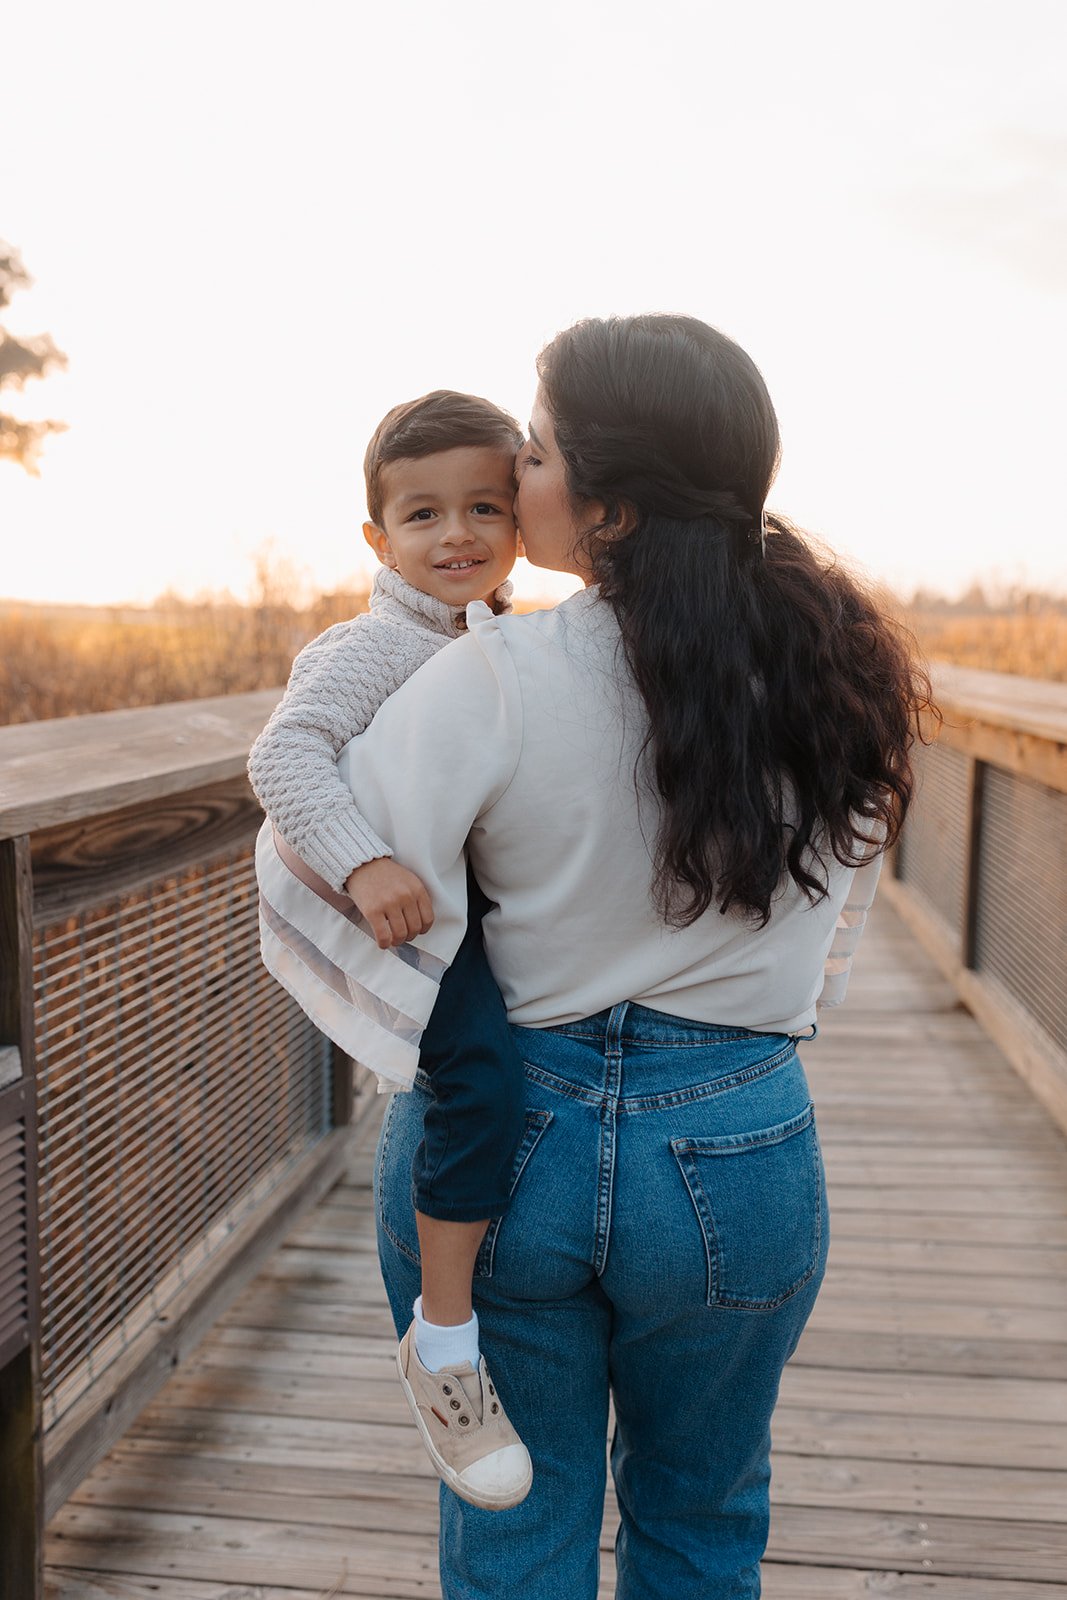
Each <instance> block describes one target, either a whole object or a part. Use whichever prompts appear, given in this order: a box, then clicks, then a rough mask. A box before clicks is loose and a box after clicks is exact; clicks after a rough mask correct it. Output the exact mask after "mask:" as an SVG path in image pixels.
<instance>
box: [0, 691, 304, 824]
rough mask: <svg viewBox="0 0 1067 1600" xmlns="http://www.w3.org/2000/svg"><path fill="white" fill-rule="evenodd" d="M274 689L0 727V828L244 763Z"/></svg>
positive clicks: (56, 819)
mask: <svg viewBox="0 0 1067 1600" xmlns="http://www.w3.org/2000/svg"><path fill="white" fill-rule="evenodd" d="M280 695H281V690H280V689H260V690H257V691H256V692H255V693H254V694H239V695H216V696H213V697H210V698H206V699H203V700H182V701H178V702H176V703H174V704H171V705H161V706H143V707H138V708H136V709H134V710H131V711H102V712H96V713H94V714H92V715H91V716H85V717H58V718H56V719H55V720H54V721H51V722H26V723H21V724H18V725H16V726H14V727H10V728H0V838H5V839H6V838H11V837H12V836H13V835H15V834H21V833H31V832H33V831H35V830H37V829H40V828H48V827H51V826H53V825H54V824H55V823H61V822H71V821H74V820H75V819H77V818H80V817H92V816H97V815H99V814H100V813H101V812H104V811H116V810H118V809H119V808H120V807H124V806H132V805H135V804H137V803H138V802H140V801H148V800H156V799H158V798H159V797H160V796H162V795H173V794H181V793H182V792H184V791H186V790H189V789H197V788H201V787H203V786H204V785H206V784H214V783H221V782H223V781H224V780H225V779H227V778H237V777H240V775H241V774H242V773H243V772H244V769H245V763H246V761H247V758H248V752H249V749H250V748H251V745H252V742H253V740H254V739H255V738H256V736H257V734H258V733H259V732H260V730H261V729H262V727H263V725H264V723H265V722H266V720H267V718H268V717H269V716H270V714H271V712H272V711H273V709H274V707H275V705H276V704H277V702H278V699H279V697H280Z"/></svg>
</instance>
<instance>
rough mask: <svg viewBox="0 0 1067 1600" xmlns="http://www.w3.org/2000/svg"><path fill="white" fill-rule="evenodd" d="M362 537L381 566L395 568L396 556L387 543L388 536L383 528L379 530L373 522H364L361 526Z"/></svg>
mask: <svg viewBox="0 0 1067 1600" xmlns="http://www.w3.org/2000/svg"><path fill="white" fill-rule="evenodd" d="M363 537H364V539H366V541H367V543H368V544H369V545H370V547H371V549H372V550H373V551H374V554H375V555H376V556H377V557H378V560H379V561H380V562H381V563H382V565H383V566H386V567H395V566H396V556H394V554H393V547H392V545H391V544H390V543H389V535H388V534H387V533H386V532H385V530H384V528H379V527H378V525H377V523H375V522H365V523H364V524H363Z"/></svg>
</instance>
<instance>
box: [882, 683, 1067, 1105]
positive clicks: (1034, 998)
mask: <svg viewBox="0 0 1067 1600" xmlns="http://www.w3.org/2000/svg"><path fill="white" fill-rule="evenodd" d="M935 691H936V697H937V700H938V703H939V704H940V706H941V708H942V710H943V712H944V717H945V722H944V726H943V728H942V729H941V733H940V736H939V737H938V739H937V741H936V743H935V744H934V745H933V746H932V747H931V748H929V749H927V750H924V751H920V752H919V753H918V760H917V765H918V768H919V773H920V783H919V791H918V796H917V798H916V801H915V803H914V806H913V808H912V811H911V813H910V814H909V817H908V822H907V825H906V827H905V829H904V834H903V837H902V839H901V841H900V844H899V846H898V848H897V850H896V851H895V853H894V860H893V863H892V871H891V873H890V874H889V875H888V876H887V877H884V878H883V884H884V892H885V893H886V895H887V897H888V898H889V899H891V900H892V902H893V904H894V905H895V906H896V907H897V909H898V911H899V912H900V913H901V914H902V916H903V917H904V919H905V920H906V922H907V923H908V924H909V926H910V927H911V929H912V930H913V932H914V933H915V934H916V935H917V937H918V938H919V940H920V942H921V943H922V944H923V946H924V947H925V949H926V950H927V951H928V953H929V954H930V956H931V958H932V959H933V960H934V961H935V963H936V964H937V965H938V966H939V967H940V969H941V971H942V972H943V973H944V974H945V976H946V977H947V978H948V979H949V980H950V982H951V983H953V984H954V985H955V987H956V990H957V992H958V993H959V996H960V999H961V1000H962V1001H963V1003H964V1004H965V1005H966V1006H967V1007H968V1008H969V1010H971V1011H972V1012H973V1013H974V1015H975V1017H976V1018H977V1019H978V1021H979V1022H980V1023H981V1024H982V1026H983V1028H984V1029H985V1030H986V1032H987V1033H988V1034H989V1035H990V1036H991V1037H992V1038H993V1039H994V1040H995V1041H996V1043H997V1044H998V1045H999V1046H1000V1048H1001V1049H1002V1050H1003V1052H1004V1054H1005V1055H1006V1056H1007V1057H1008V1060H1009V1061H1010V1062H1011V1063H1012V1065H1013V1066H1014V1067H1015V1069H1016V1070H1017V1071H1018V1072H1019V1074H1020V1075H1021V1076H1022V1077H1023V1078H1024V1079H1025V1080H1026V1082H1027V1083H1028V1084H1029V1086H1030V1088H1031V1090H1032V1091H1033V1093H1034V1094H1035V1095H1036V1096H1037V1098H1038V1099H1039V1100H1040V1101H1041V1102H1042V1104H1043V1105H1044V1106H1045V1107H1046V1109H1047V1110H1048V1112H1049V1114H1050V1115H1051V1116H1052V1117H1053V1119H1054V1120H1055V1121H1056V1123H1057V1124H1058V1125H1059V1126H1060V1127H1061V1128H1063V1129H1064V1130H1065V1131H1067V684H1059V683H1046V682H1044V681H1040V680H1037V679H1030V678H1016V677H1009V676H1008V675H1006V674H1004V673H996V672H972V671H965V670H963V669H962V668H956V667H952V668H950V667H946V666H941V667H938V668H937V670H936V673H935Z"/></svg>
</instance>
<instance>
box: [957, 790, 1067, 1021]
mask: <svg viewBox="0 0 1067 1600" xmlns="http://www.w3.org/2000/svg"><path fill="white" fill-rule="evenodd" d="M977 895H978V914H977V928H976V942H975V965H976V967H977V970H978V971H979V972H985V973H989V974H990V975H991V976H993V977H995V978H996V979H997V980H998V981H999V982H1000V983H1002V984H1003V985H1004V987H1005V988H1006V989H1007V990H1008V991H1009V993H1010V994H1011V995H1012V996H1013V997H1014V998H1015V999H1016V1000H1017V1001H1018V1002H1019V1003H1020V1004H1021V1005H1022V1006H1023V1007H1024V1008H1025V1009H1026V1010H1027V1011H1028V1012H1029V1013H1030V1014H1031V1016H1033V1017H1034V1018H1035V1019H1036V1020H1037V1021H1038V1022H1039V1023H1040V1024H1041V1026H1042V1027H1043V1028H1044V1029H1045V1030H1046V1032H1048V1033H1049V1034H1051V1036H1052V1038H1053V1039H1054V1040H1055V1041H1056V1043H1057V1044H1058V1045H1060V1047H1061V1048H1063V1049H1067V917H1065V915H1064V910H1065V907H1067V794H1061V793H1060V792H1059V791H1058V790H1056V789H1048V788H1046V787H1045V786H1044V785H1043V784H1040V783H1035V782H1034V781H1033V780H1032V779H1030V778H1024V777H1021V776H1020V775H1018V774H1016V773H1011V772H1003V771H1001V770H999V769H998V768H996V767H989V768H987V770H986V775H985V785H984V789H983V795H982V825H981V836H980V843H979V861H978V885H977Z"/></svg>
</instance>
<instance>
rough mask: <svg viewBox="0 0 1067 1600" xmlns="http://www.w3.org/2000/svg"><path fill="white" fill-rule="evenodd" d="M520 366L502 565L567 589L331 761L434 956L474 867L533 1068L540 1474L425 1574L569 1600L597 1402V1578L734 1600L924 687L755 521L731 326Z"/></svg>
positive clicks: (888, 634) (754, 1573) (512, 1404)
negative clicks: (841, 999)
mask: <svg viewBox="0 0 1067 1600" xmlns="http://www.w3.org/2000/svg"><path fill="white" fill-rule="evenodd" d="M539 373H540V378H541V387H540V391H539V396H538V402H537V406H536V408H535V411H534V415H533V418H532V420H531V427H530V442H529V445H528V447H527V448H525V449H524V450H523V451H522V452H521V453H520V458H519V466H518V472H519V490H518V501H517V506H518V520H519V524H520V527H521V530H522V534H523V539H524V542H525V546H526V553H527V555H528V556H529V558H530V560H531V561H533V562H535V563H536V564H537V565H540V566H544V567H549V568H553V569H556V570H560V571H569V572H574V573H577V574H578V575H580V576H581V577H582V578H583V579H584V580H585V581H586V584H587V587H586V589H585V590H584V592H582V593H579V594H578V595H576V596H575V597H574V598H573V599H571V600H569V601H567V602H565V603H564V604H563V605H561V606H559V607H558V608H557V609H556V611H554V612H545V613H539V614H537V615H534V616H529V617H505V618H492V617H490V616H488V614H487V615H486V617H485V618H484V620H481V621H478V622H476V623H475V624H474V625H473V626H472V628H471V631H470V634H469V636H468V637H467V638H465V639H462V640H460V641H458V642H457V643H455V644H453V645H450V646H448V648H447V649H445V650H444V651H442V652H440V654H439V655H438V656H436V657H435V658H434V660H433V661H431V662H430V663H429V664H428V665H427V666H425V667H424V668H422V669H421V670H420V671H419V672H418V673H417V674H416V675H415V677H414V678H412V679H411V681H410V682H409V683H408V684H407V685H405V687H404V688H403V689H401V690H400V692H399V693H397V694H396V695H395V696H394V697H393V698H392V699H391V700H390V701H388V702H387V704H386V705H385V706H384V707H383V708H382V710H381V712H380V713H379V715H378V717H376V718H375V721H374V723H373V724H372V726H371V728H370V729H369V730H368V732H367V733H365V734H364V735H362V736H361V737H360V738H359V739H358V740H355V741H354V742H353V744H352V745H351V746H350V747H349V748H348V751H347V752H346V754H345V756H344V758H343V770H345V771H346V773H347V776H348V779H349V781H350V782H351V783H352V785H353V788H354V790H355V792H356V793H357V794H358V795H359V799H360V804H361V806H362V807H363V809H364V812H365V814H366V815H367V817H368V818H369V820H370V821H371V824H372V826H374V827H375V829H376V830H378V831H380V832H381V833H382V834H383V836H384V837H385V838H387V839H389V840H390V841H391V842H392V844H393V845H394V847H395V849H396V853H397V856H398V858H399V859H400V860H401V861H402V862H403V863H404V864H405V865H406V866H408V867H410V868H411V869H412V870H413V871H415V872H416V873H418V874H419V876H421V877H422V878H423V880H424V881H425V882H426V883H427V885H428V887H429V889H430V892H431V896H432V899H433V902H434V908H435V912H436V919H437V920H436V922H435V926H434V928H433V930H432V931H431V933H430V934H429V935H427V936H425V937H424V938H423V939H421V940H420V941H419V943H420V945H422V946H423V947H424V948H426V949H427V950H429V951H431V952H432V953H433V954H435V955H437V956H439V957H441V958H442V959H445V960H447V959H449V958H450V955H451V952H452V951H453V950H454V949H455V947H456V945H457V944H458V941H459V937H460V933H461V930H462V926H463V923H464V920H465V898H464V897H465V877H464V865H463V861H464V847H465V846H466V847H467V849H468V850H469V857H470V861H471V863H472V865H473V868H474V871H475V874H476V876H477V878H478V880H479V882H480V883H481V885H482V887H483V889H484V890H485V892H486V894H487V895H488V897H489V899H490V901H491V902H493V907H494V909H492V910H491V911H490V913H489V915H488V916H487V918H486V921H485V940H486V948H487V951H488V954H489V959H490V963H491V965H492V968H493V971H494V974H495V976H496V978H497V980H498V982H499V984H500V987H501V990H502V993H503V996H504V999H505V1002H506V1004H507V1006H508V1013H509V1017H510V1018H511V1021H512V1023H513V1025H514V1027H515V1033H516V1037H517V1039H518V1040H519V1043H520V1046H521V1049H522V1053H523V1056H524V1059H525V1061H526V1064H527V1107H526V1133H525V1138H524V1140H523V1142H522V1145H521V1148H520V1150H519V1155H518V1158H517V1160H516V1164H515V1171H514V1177H513V1184H514V1187H513V1200H512V1209H511V1210H510V1211H509V1213H508V1215H507V1217H506V1218H505V1219H504V1220H503V1222H502V1223H501V1224H499V1225H497V1224H493V1225H491V1227H490V1230H489V1233H488V1235H487V1237H486V1240H485V1243H484V1245H483V1247H482V1252H481V1256H480V1258H479V1264H478V1269H477V1272H478V1275H477V1277H476V1285H477V1291H478V1292H477V1310H478V1316H479V1319H480V1324H481V1328H482V1331H483V1334H484V1337H485V1347H486V1348H487V1349H489V1350H491V1351H492V1356H493V1363H494V1374H495V1376H496V1378H497V1381H498V1382H499V1384H500V1386H501V1392H502V1394H503V1396H504V1398H505V1400H506V1403H507V1406H508V1410H509V1412H510V1413H511V1416H512V1420H513V1421H514V1423H515V1425H516V1427H517V1428H518V1430H519V1432H520V1433H521V1434H522V1436H523V1437H524V1438H525V1440H526V1442H527V1444H528V1446H529V1448H530V1452H531V1455H532V1457H533V1461H534V1472H535V1479H534V1487H533V1489H532V1491H531V1493H530V1495H529V1496H528V1497H527V1499H526V1500H525V1501H524V1502H523V1504H522V1505H521V1506H519V1507H517V1508H516V1509H514V1510H512V1511H508V1512H503V1513H490V1512H484V1511H479V1510H478V1509H477V1508H474V1507H471V1506H468V1505H465V1504H463V1503H462V1502H461V1501H459V1500H457V1499H456V1498H455V1497H454V1496H452V1495H451V1494H448V1493H447V1492H446V1493H443V1494H442V1529H441V1567H442V1583H443V1587H444V1593H445V1595H446V1596H447V1597H449V1600H454V1597H459V1596H463V1597H465V1600H473V1597H477V1600H482V1597H486V1600H488V1597H489V1596H504V1595H516V1596H521V1597H522V1600H550V1597H551V1600H586V1597H589V1600H591V1597H593V1596H594V1595H595V1594H596V1588H597V1571H598V1555H597V1548H598V1534H599V1529H600V1523H601V1515H602V1509H603V1497H604V1488H605V1478H606V1468H605V1452H604V1441H605V1436H606V1427H607V1418H608V1400H609V1394H610V1395H611V1397H612V1398H613V1399H614V1404H615V1416H616V1426H615V1435H614V1442H613V1445H612V1452H611V1465H612V1471H613V1474H614V1478H615V1484H616V1489H617V1493H618V1500H619V1507H620V1512H621V1518H622V1523H621V1528H620V1533H619V1538H618V1544H617V1556H618V1589H617V1593H618V1595H619V1596H620V1597H622V1600H653V1597H655V1600H660V1597H667V1596H670V1600H697V1597H698V1596H699V1597H700V1600H726V1597H731V1600H733V1597H741V1596H744V1597H751V1596H755V1595H758V1594H759V1562H760V1557H761V1555H762V1552H763V1549H764V1546H765V1543H766V1537H767V1525H768V1483H769V1476H770V1468H769V1449H770V1434H769V1423H770V1417H771V1412H772V1410H773V1407H774V1403H775V1398H776V1395H777V1390H778V1382H779V1377H780V1374H781V1370H782V1367H783V1365H784V1364H785V1362H786V1360H787V1359H788V1357H789V1355H790V1354H791V1352H792V1350H793V1349H794V1347H795V1345H796V1343H797V1340H798V1338H799V1336H800V1333H801V1330H802V1329H803V1326H804V1323H805V1321H806V1320H807V1317H808V1315H809V1313H810V1311H811V1308H812V1305H813V1303H814V1300H815V1296H816V1294H817V1292H818V1288H819V1283H820V1280H821V1278H822V1273H823V1268H824V1264H825V1259H826V1246H827V1217H826V1205H825V1195H824V1185H823V1178H822V1168H821V1163H820V1157H819V1146H818V1140H817V1137H816V1132H815V1124H814V1119H813V1111H812V1106H811V1102H810V1096H809V1093H808V1088H807V1085H806V1082H805V1079H804V1073H803V1070H802V1068H801V1065H800V1062H799V1060H798V1057H797V1053H796V1047H795V1040H796V1037H797V1036H798V1035H800V1034H802V1033H804V1032H806V1031H807V1030H808V1029H809V1028H810V1025H811V1024H812V1022H813V1020H814V1017H815V1006H816V1001H817V1000H818V999H819V998H820V994H821V996H822V999H823V1001H824V1002H825V1000H826V999H827V998H828V997H829V998H834V996H833V995H832V994H831V993H830V991H832V990H833V989H834V987H835V986H836V987H837V988H840V985H841V973H842V971H843V969H845V968H847V960H848V954H849V946H850V944H851V943H852V942H854V940H855V938H856V936H857V935H858V929H859V927H860V926H861V925H862V920H863V915H864V912H865V909H866V905H867V904H868V903H869V899H870V896H871V894H873V887H874V879H875V877H876V874H877V866H878V862H879V860H880V855H879V852H880V850H881V849H882V848H883V847H884V845H885V843H886V842H887V841H889V840H891V839H892V838H893V837H894V836H895V833H896V830H897V829H898V827H899V823H900V820H901V818H902V814H903V811H904V808H905V806H906V804H907V801H908V798H909V795H910V788H911V779H910V771H909V764H908V749H909V746H910V743H911V740H912V737H913V730H914V728H915V723H916V716H917V711H918V708H919V706H920V705H921V704H924V703H925V702H926V699H927V693H928V686H926V685H925V684H924V683H923V681H922V680H921V678H919V677H917V676H916V675H915V674H914V673H913V671H912V668H911V665H910V663H909V659H908V656H907V652H906V650H905V648H904V647H903V645H902V644H901V643H900V642H899V640H898V639H897V637H896V635H895V633H894V631H893V629H892V627H891V625H890V624H889V623H888V622H887V621H886V620H885V619H883V618H882V617H881V616H880V615H879V614H878V612H877V610H876V608H875V607H874V606H873V605H872V603H871V601H870V600H869V598H868V597H867V596H865V595H864V594H863V593H862V592H861V591H860V590H859V588H858V587H857V586H856V585H855V583H854V582H853V581H852V580H851V579H849V578H848V577H847V576H846V575H845V574H843V573H842V572H841V571H840V570H839V569H838V568H836V567H835V566H833V565H825V564H823V563H822V562H820V560H819V559H818V558H817V557H816V556H815V555H814V554H813V553H812V552H811V550H810V549H809V548H808V546H807V545H806V544H805V543H804V542H803V541H802V540H801V539H800V538H799V537H798V536H797V534H796V533H795V532H794V531H793V530H792V529H791V528H790V527H789V525H788V524H787V523H786V522H784V521H783V520H781V519H780V518H778V517H775V516H766V515H765V512H764V505H765V500H766V495H767V491H768V489H769V487H770V484H771V481H772V479H773V476H774V472H775V468H776V464H777V459H778V448H779V445H778V430H777V425H776V421H775V417H774V412H773V409H772V407H771V404H770V400H769V397H768V395H767V392H766V389H765V387H764V385H763V382H762V379H761V378H760V375H759V373H758V372H757V370H756V368H755V367H754V366H753V364H752V362H751V361H750V360H749V358H748V357H747V356H746V355H745V354H744V352H743V351H741V350H739V349H738V348H737V346H736V345H734V344H732V343H731V342H730V341H729V340H728V339H726V338H724V337H723V336H722V335H721V334H718V333H716V332H715V331H714V330H713V329H711V328H708V327H707V326H705V325H704V324H703V323H700V322H697V321H694V320H692V319H689V318H683V317H638V318H632V319H625V320H611V321H590V322H585V323H581V324H579V325H578V326H576V327H574V328H571V329H569V330H568V331H567V332H565V333H563V334H560V335H559V336H558V337H557V338H556V339H555V340H553V342H552V343H551V344H550V345H549V346H548V348H547V349H546V350H545V351H544V352H543V353H542V356H541V359H540V362H539ZM835 930H838V938H837V943H836V945H835ZM828 959H829V970H830V972H831V977H830V978H829V979H827V978H826V977H825V974H824V968H826V967H827V962H828ZM425 1092H426V1086H425V1085H422V1086H421V1087H418V1086H417V1088H416V1092H415V1094H414V1095H413V1096H411V1097H397V1098H396V1099H394V1101H393V1102H392V1104H391V1106H390V1109H389V1112H388V1114H387V1116H386V1119H385V1123H384V1126H383V1131H382V1139H381V1143H380V1148H379V1171H378V1179H377V1193H378V1209H379V1229H380V1231H379V1238H380V1247H381V1257H382V1266H383V1270H384V1273H385V1278H386V1283H387V1286H388V1289H389V1294H390V1299H391V1302H392V1305H393V1310H394V1314H395V1316H396V1321H397V1327H398V1330H400V1329H403V1328H405V1327H406V1326H407V1324H408V1322H409V1320H410V1316H411V1304H412V1301H413V1299H414V1296H415V1294H416V1293H417V1292H418V1246H417V1237H416V1232H415V1221H414V1216H413V1212H412V1208H411V1197H410V1192H409V1186H410V1178H409V1174H410V1170H411V1158H412V1154H413V1150H414V1147H415V1145H416V1144H417V1141H418V1139H419V1138H420V1136H421V1131H420V1130H421V1125H422V1108H423V1105H424V1101H423V1099H422V1096H423V1094H424V1093H425ZM442 1403H443V1404H447V1402H445V1401H442Z"/></svg>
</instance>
